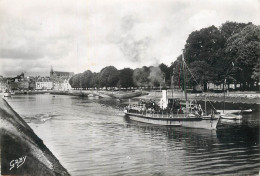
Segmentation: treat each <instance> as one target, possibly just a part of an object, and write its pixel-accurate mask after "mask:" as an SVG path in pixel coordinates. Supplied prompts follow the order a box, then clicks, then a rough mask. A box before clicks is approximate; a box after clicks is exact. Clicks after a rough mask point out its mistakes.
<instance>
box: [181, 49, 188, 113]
mask: <svg viewBox="0 0 260 176" xmlns="http://www.w3.org/2000/svg"><path fill="white" fill-rule="evenodd" d="M182 75H183V91H184V95H185V101H186V112H188V106H189V102H188V97H187V91H186V76H185V61H184V54H183V52H182Z"/></svg>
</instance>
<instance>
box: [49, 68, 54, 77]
mask: <svg viewBox="0 0 260 176" xmlns="http://www.w3.org/2000/svg"><path fill="white" fill-rule="evenodd" d="M53 73H54V72H53V68H52V66H51V71H50V77H52V76H53Z"/></svg>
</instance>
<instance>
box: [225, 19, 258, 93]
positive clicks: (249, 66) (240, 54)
mask: <svg viewBox="0 0 260 176" xmlns="http://www.w3.org/2000/svg"><path fill="white" fill-rule="evenodd" d="M225 51H226V53H227V56H228V57H229V60H230V61H233V62H234V63H235V68H234V70H235V72H236V76H235V79H236V80H237V81H238V82H241V83H242V87H243V89H247V88H252V87H253V84H254V82H256V81H258V80H257V74H258V73H259V72H258V73H257V70H258V68H257V65H258V64H257V63H258V62H259V58H260V26H256V25H253V24H250V25H247V26H246V27H244V28H243V29H242V30H241V31H240V32H239V33H236V34H234V35H232V36H231V37H230V38H229V39H228V40H227V43H226V50H225ZM255 74H256V76H253V75H255Z"/></svg>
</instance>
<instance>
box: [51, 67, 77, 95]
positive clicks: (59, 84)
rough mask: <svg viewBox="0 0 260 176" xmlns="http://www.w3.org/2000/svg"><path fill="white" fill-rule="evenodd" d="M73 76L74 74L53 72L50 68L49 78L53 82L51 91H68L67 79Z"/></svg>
mask: <svg viewBox="0 0 260 176" xmlns="http://www.w3.org/2000/svg"><path fill="white" fill-rule="evenodd" d="M73 75H74V72H64V71H54V70H53V68H52V67H51V71H50V78H51V80H52V81H53V89H54V90H61V91H66V90H70V89H71V86H70V84H69V79H70V78H71V77H72V76H73Z"/></svg>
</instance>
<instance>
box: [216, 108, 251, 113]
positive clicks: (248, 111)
mask: <svg viewBox="0 0 260 176" xmlns="http://www.w3.org/2000/svg"><path fill="white" fill-rule="evenodd" d="M224 111H225V112H226V113H227V114H249V113H252V112H253V110H252V109H244V110H224ZM217 112H218V113H221V112H223V110H217Z"/></svg>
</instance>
